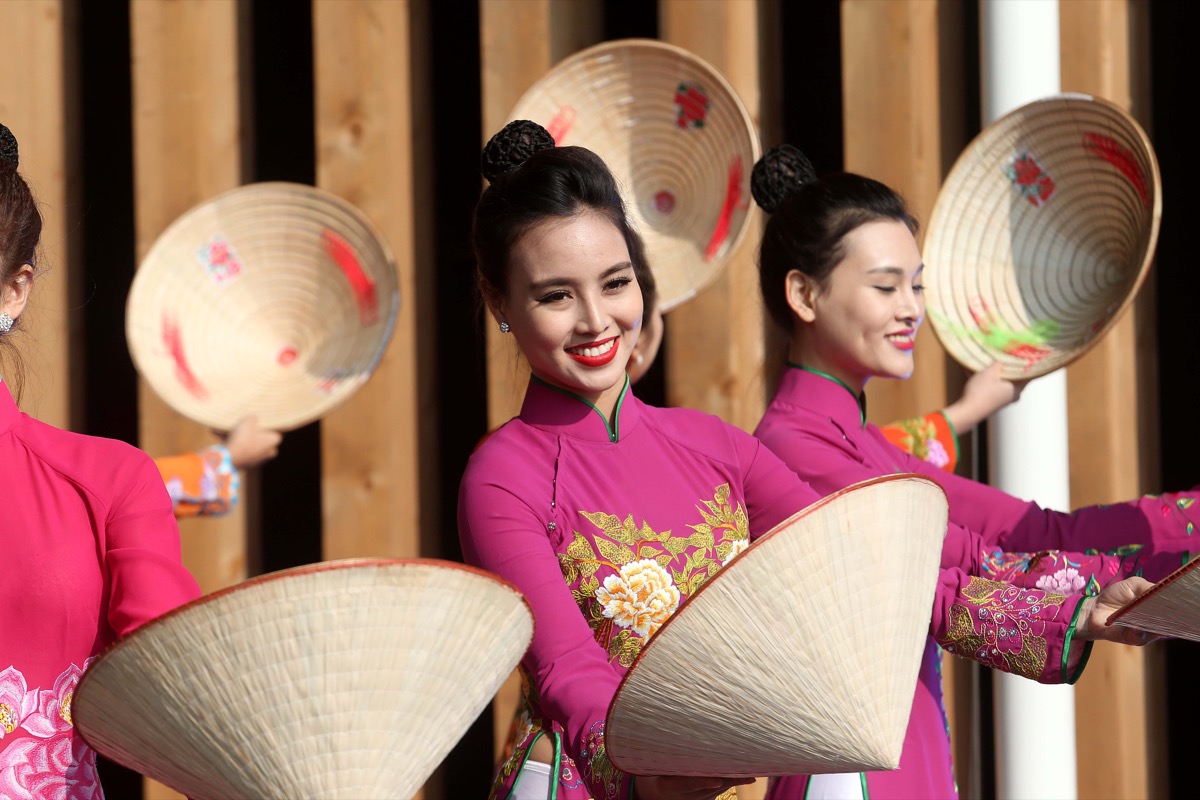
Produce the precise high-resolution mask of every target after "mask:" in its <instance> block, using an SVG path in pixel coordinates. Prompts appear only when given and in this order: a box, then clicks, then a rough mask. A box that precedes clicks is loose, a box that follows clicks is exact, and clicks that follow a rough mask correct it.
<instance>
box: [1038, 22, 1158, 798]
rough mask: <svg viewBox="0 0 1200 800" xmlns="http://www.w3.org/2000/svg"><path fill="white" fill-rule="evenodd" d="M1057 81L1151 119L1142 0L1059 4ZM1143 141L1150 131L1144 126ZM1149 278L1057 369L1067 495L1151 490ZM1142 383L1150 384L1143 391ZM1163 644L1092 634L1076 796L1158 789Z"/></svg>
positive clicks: (1085, 498) (1081, 705) (1083, 684)
mask: <svg viewBox="0 0 1200 800" xmlns="http://www.w3.org/2000/svg"><path fill="white" fill-rule="evenodd" d="M1059 8H1060V11H1059V14H1060V38H1061V46H1062V89H1063V91H1069V92H1086V93H1088V94H1094V95H1097V96H1100V97H1103V98H1106V99H1108V100H1111V101H1112V102H1114V103H1116V104H1117V105H1119V106H1121V107H1123V108H1125V109H1127V110H1129V111H1131V112H1132V113H1133V114H1134V116H1135V117H1137V118H1138V120H1139V121H1140V122H1141V123H1142V125H1143V126H1148V121H1149V118H1150V109H1149V89H1148V83H1147V74H1146V73H1147V69H1148V62H1149V57H1148V53H1147V50H1146V45H1147V35H1146V33H1147V30H1148V15H1149V9H1148V6H1147V4H1145V3H1142V2H1137V1H1136V0H1079V1H1077V2H1070V3H1061V4H1060V6H1059ZM1150 133H1151V139H1152V140H1153V131H1151V132H1150ZM1154 331H1155V325H1154V305H1153V288H1152V287H1146V288H1143V290H1142V292H1141V295H1140V300H1139V302H1137V303H1135V306H1134V308H1132V309H1131V310H1130V311H1129V312H1127V313H1126V315H1125V317H1124V318H1123V319H1122V320H1121V321H1120V322H1119V323H1118V324H1117V326H1116V327H1115V328H1113V329H1112V330H1111V331H1109V332H1108V333H1107V334H1106V335H1105V337H1104V338H1103V339H1102V340H1101V341H1100V342H1099V344H1097V345H1096V347H1095V348H1094V349H1093V350H1092V351H1091V352H1089V353H1088V354H1087V355H1086V356H1084V357H1083V358H1082V359H1080V360H1079V361H1078V362H1076V363H1075V364H1073V365H1071V366H1070V367H1068V369H1067V392H1068V402H1069V404H1070V417H1069V429H1070V447H1071V503H1072V505H1074V506H1077V507H1078V506H1083V505H1090V504H1094V503H1111V502H1115V501H1120V500H1127V499H1129V498H1132V497H1136V496H1137V495H1138V494H1140V493H1142V492H1144V491H1147V490H1150V489H1156V488H1157V484H1158V479H1157V478H1158V476H1157V475H1156V474H1155V473H1156V466H1157V463H1158V458H1157V454H1158V443H1157V439H1156V437H1154V436H1153V435H1152V434H1149V433H1147V432H1146V427H1147V426H1144V425H1142V424H1139V423H1140V422H1145V421H1146V420H1148V419H1153V417H1154V415H1155V408H1156V397H1155V396H1154V395H1153V391H1154V390H1153V387H1154V386H1156V385H1157V380H1156V378H1157V376H1156V369H1157V358H1156V354H1155V344H1154ZM1148 393H1149V394H1148ZM1162 657H1163V653H1162V651H1161V648H1156V647H1151V648H1147V649H1145V650H1138V649H1133V648H1127V647H1117V646H1116V645H1106V644H1105V643H1103V642H1101V643H1098V644H1097V645H1096V647H1095V649H1094V651H1093V653H1092V659H1091V662H1090V663H1089V664H1088V670H1087V675H1086V676H1085V677H1084V679H1083V680H1081V681H1080V682H1079V684H1078V686H1077V688H1076V704H1075V718H1076V723H1077V726H1076V736H1077V741H1078V743H1079V760H1078V769H1079V796H1080V797H1081V798H1100V797H1165V796H1167V786H1166V780H1167V765H1166V753H1167V747H1166V742H1165V735H1166V733H1165V731H1166V726H1165V714H1166V709H1165V698H1164V697H1163V694H1162V692H1160V691H1158V690H1157V689H1155V688H1154V687H1159V686H1161V685H1162V683H1163V681H1164V680H1165V674H1164V673H1165V670H1164V665H1163V658H1162Z"/></svg>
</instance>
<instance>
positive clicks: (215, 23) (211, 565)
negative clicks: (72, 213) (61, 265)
mask: <svg viewBox="0 0 1200 800" xmlns="http://www.w3.org/2000/svg"><path fill="white" fill-rule="evenodd" d="M130 14H131V23H130V24H131V37H132V50H133V58H132V60H133V136H134V142H133V145H134V172H135V176H134V181H135V183H134V189H135V204H136V207H135V220H136V226H137V253H138V258H139V259H140V258H142V257H143V256H145V254H146V252H147V250H148V249H149V248H150V246H151V245H152V244H153V243H154V240H155V239H156V238H157V237H158V235H159V234H160V233H162V231H163V230H164V229H165V228H166V227H167V225H168V224H170V223H171V222H172V221H174V220H175V219H176V218H177V217H178V216H179V215H181V214H183V213H184V212H185V211H187V210H188V209H189V208H191V207H192V206H194V205H196V204H197V203H199V202H201V201H203V200H206V199H208V198H210V197H212V196H213V195H215V194H217V193H219V192H222V191H224V190H227V189H231V188H233V187H235V186H237V185H238V184H240V183H241V181H242V177H243V148H242V136H241V134H242V124H243V123H242V120H241V119H240V116H239V106H240V98H241V96H242V92H243V85H244V81H245V76H244V75H243V74H242V70H241V68H240V64H239V60H240V59H239V46H238V45H239V35H240V33H241V30H240V21H239V9H238V5H237V4H236V3H235V2H233V0H177V2H172V3H148V2H142V3H133V4H132V5H131V9H130ZM139 401H140V404H141V420H140V426H141V446H142V448H143V449H144V450H146V451H147V452H149V453H150V454H151V455H169V454H174V453H180V452H186V451H188V450H193V449H196V448H198V447H202V446H205V445H208V444H211V443H212V441H213V437H212V434H211V433H209V432H208V431H206V430H204V429H203V428H202V427H201V426H199V425H196V424H194V423H191V422H189V421H187V420H185V419H184V418H182V417H180V416H179V415H178V414H176V413H175V412H174V411H172V410H171V409H170V408H168V407H167V406H166V405H165V404H164V403H163V402H162V401H161V400H159V399H158V396H157V395H155V394H154V392H153V391H152V390H151V389H150V388H149V386H147V385H146V384H145V383H144V382H143V383H142V384H141V386H140V390H139ZM181 533H182V536H183V553H184V563H185V564H186V565H187V567H188V568H189V569H190V570H191V571H192V573H193V574H194V575H195V576H196V579H197V581H199V583H200V587H201V588H202V589H203V590H204V591H205V592H211V591H214V590H216V589H219V588H221V587H224V586H229V585H231V584H234V583H237V582H238V581H240V580H242V579H244V578H245V577H246V515H245V505H244V504H239V507H238V508H237V509H235V510H234V511H233V513H231V514H230V515H229V516H227V517H224V518H220V519H200V520H191V521H187V522H185V523H183V524H182V525H181ZM146 796H147V797H149V798H168V797H171V798H175V797H178V796H179V795H177V794H175V793H174V792H170V791H169V790H167V789H165V788H164V787H161V786H159V785H157V784H154V783H152V782H148V783H147V789H146Z"/></svg>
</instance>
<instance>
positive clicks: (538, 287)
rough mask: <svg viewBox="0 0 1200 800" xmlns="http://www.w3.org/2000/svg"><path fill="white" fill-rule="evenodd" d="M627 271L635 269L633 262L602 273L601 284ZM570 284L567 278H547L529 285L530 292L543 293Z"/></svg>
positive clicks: (623, 262) (623, 263) (617, 265)
mask: <svg viewBox="0 0 1200 800" xmlns="http://www.w3.org/2000/svg"><path fill="white" fill-rule="evenodd" d="M627 269H633V262H632V261H622V262H621V263H620V264H614V265H613V266H611V267H609V268H608V269H606V270H604V272H603V273H601V275H600V280H601V282H603V281H605V280H607V279H608V278H610V277H612V276H613V275H615V274H617V273H618V272H624V271H625V270H627ZM570 282H571V281H569V280H568V279H566V278H547V279H546V280H544V281H537V282H535V283H531V284H529V291H531V292H541V291H545V290H546V289H550V288H553V287H555V286H562V285H563V284H564V283H570Z"/></svg>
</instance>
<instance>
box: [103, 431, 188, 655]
mask: <svg viewBox="0 0 1200 800" xmlns="http://www.w3.org/2000/svg"><path fill="white" fill-rule="evenodd" d="M120 469H121V470H123V471H125V470H127V471H128V476H127V477H126V476H125V475H122V476H121V477H122V478H124V491H123V492H122V493H120V494H117V495H116V496H115V499H114V501H113V504H112V507H111V508H110V509H109V514H108V519H107V521H106V523H105V526H104V531H105V533H104V561H105V565H106V567H107V570H108V573H109V576H110V580H109V592H108V622H109V626H110V627H111V628H112V630H113V632H114V633H115V634H116V635H118V636H121V635H124V634H126V633H129V632H130V631H132V630H133V629H135V628H137V627H138V626H140V625H142V624H143V623H145V622H147V621H149V620H150V619H153V618H154V617H157V616H159V615H160V614H164V613H166V612H167V611H170V610H171V609H173V608H175V607H177V606H179V605H182V604H183V603H186V602H188V601H189V600H192V599H194V598H196V597H198V596H199V595H200V589H199V587H198V586H197V585H196V581H195V579H194V578H193V577H192V575H191V573H189V572H188V571H187V569H185V568H184V566H183V562H182V559H181V553H180V544H179V528H178V526H177V525H176V524H175V517H174V515H173V514H172V511H171V501H170V498H168V496H167V493H166V490H165V489H164V488H163V483H162V479H161V477H160V475H159V473H158V470H157V469H156V468H155V466H154V464H153V462H151V461H150V459H149V458H147V457H145V456H144V455H142V454H140V453H139V454H137V458H136V459H130V460H129V462H128V464H127V465H126V464H123V465H121V466H120Z"/></svg>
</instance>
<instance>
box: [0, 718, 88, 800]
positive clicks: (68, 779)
mask: <svg viewBox="0 0 1200 800" xmlns="http://www.w3.org/2000/svg"><path fill="white" fill-rule="evenodd" d="M3 755H4V760H3V763H2V764H0V797H13V798H17V797H20V798H29V799H30V800H101V798H103V797H104V794H103V792H101V790H100V781H99V778H98V777H97V775H96V753H95V752H94V751H93V750H92V749H91V748H90V747H88V746H87V745H86V744H84V743H83V740H82V739H76V738H75V737H72V736H67V735H61V734H60V735H57V736H53V737H51V738H49V739H19V740H17V741H15V742H13V743H12V744H11V745H9V746H8V747H7V748H5V749H4V752H3Z"/></svg>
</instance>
